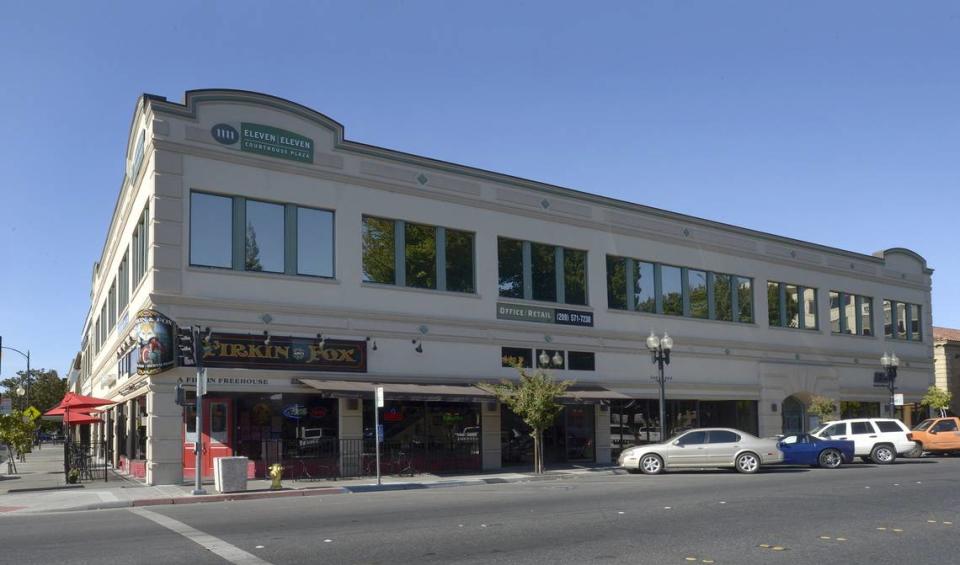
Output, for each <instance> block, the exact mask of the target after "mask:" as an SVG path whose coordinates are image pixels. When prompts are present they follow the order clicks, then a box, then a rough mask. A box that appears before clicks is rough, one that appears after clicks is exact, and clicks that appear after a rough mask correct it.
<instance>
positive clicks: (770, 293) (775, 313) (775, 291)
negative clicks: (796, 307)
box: [767, 282, 783, 327]
mask: <svg viewBox="0 0 960 565" xmlns="http://www.w3.org/2000/svg"><path fill="white" fill-rule="evenodd" d="M767 322H768V323H769V324H770V325H771V326H776V327H779V326H782V325H783V323H782V322H781V320H780V283H777V282H768V283H767Z"/></svg>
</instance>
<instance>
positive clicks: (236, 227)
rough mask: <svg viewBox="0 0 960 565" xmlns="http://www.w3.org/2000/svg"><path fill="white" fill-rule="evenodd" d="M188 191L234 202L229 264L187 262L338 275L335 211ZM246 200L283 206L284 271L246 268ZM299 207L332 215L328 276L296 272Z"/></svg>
mask: <svg viewBox="0 0 960 565" xmlns="http://www.w3.org/2000/svg"><path fill="white" fill-rule="evenodd" d="M190 194H191V198H192V196H193V195H194V194H205V195H209V196H218V197H221V198H229V199H230V200H231V201H232V203H233V207H232V211H233V217H232V218H231V223H232V229H231V244H232V249H231V254H230V256H231V266H230V267H222V266H215V265H200V264H194V263H193V262H191V263H190V266H191V267H197V268H201V269H214V270H230V271H244V272H251V273H259V272H263V273H267V274H273V275H292V276H296V277H303V278H312V279H335V278H336V276H337V241H336V239H337V236H336V233H337V228H336V226H337V213H336V211H335V210H328V209H326V208H317V207H314V206H301V205H299V204H289V203H283V202H275V201H270V200H263V199H260V198H249V199H248V198H246V197H244V196H235V195H230V194H220V193H216V192H209V191H204V190H191V191H190ZM248 200H249V201H252V202H262V203H265V204H276V205H280V206H282V207H283V215H284V218H283V271H277V272H274V271H255V270H248V269H247V268H246V254H247V241H246V239H247V238H246V231H247V230H246V225H247V201H248ZM301 208H303V209H305V210H319V211H322V212H329V213H330V214H332V215H333V230H332V237H331V240H330V247H331V250H330V251H331V261H332V263H333V273H332V274H331V275H330V276H329V277H327V276H321V275H311V274H304V273H300V272H298V271H299V266H298V265H297V262H298V260H299V257H298V255H299V254H298V253H297V245H298V236H299V230H298V223H299V215H298V214H297V210H299V209H301ZM191 213H192V206H191ZM189 221H190V220H188V225H189ZM191 241H192V239H191V235H190V234H188V237H187V245H190V244H191V243H190V242H191ZM135 255H136V254H135Z"/></svg>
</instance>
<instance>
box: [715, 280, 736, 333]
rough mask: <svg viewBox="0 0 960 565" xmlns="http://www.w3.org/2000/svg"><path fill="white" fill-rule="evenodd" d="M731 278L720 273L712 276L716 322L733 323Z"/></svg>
mask: <svg viewBox="0 0 960 565" xmlns="http://www.w3.org/2000/svg"><path fill="white" fill-rule="evenodd" d="M731 278H732V277H731V276H730V275H725V274H722V273H714V275H713V301H714V306H713V307H714V312H715V316H714V317H715V318H716V319H717V320H723V321H725V322H732V321H733V301H732V299H733V285H732V284H731V280H730V279H731Z"/></svg>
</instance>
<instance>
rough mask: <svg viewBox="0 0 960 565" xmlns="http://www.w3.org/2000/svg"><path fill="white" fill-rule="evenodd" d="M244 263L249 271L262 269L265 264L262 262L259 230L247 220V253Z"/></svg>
mask: <svg viewBox="0 0 960 565" xmlns="http://www.w3.org/2000/svg"><path fill="white" fill-rule="evenodd" d="M244 264H245V266H246V269H247V270H248V271H262V270H263V264H261V263H260V246H259V245H258V244H257V230H255V229H254V227H253V224H252V223H250V222H247V237H246V253H245V257H244Z"/></svg>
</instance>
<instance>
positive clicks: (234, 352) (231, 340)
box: [184, 332, 367, 373]
mask: <svg viewBox="0 0 960 565" xmlns="http://www.w3.org/2000/svg"><path fill="white" fill-rule="evenodd" d="M264 341H266V340H265V339H264V337H263V335H260V334H253V335H251V334H222V333H216V332H215V333H213V334H212V335H211V337H210V341H209V345H207V346H206V347H205V348H204V354H203V366H204V367H223V368H231V369H255V368H256V369H285V370H289V371H340V372H347V373H365V372H366V371H367V342H366V341H350V340H340V339H328V340H324V341H323V342H322V343H321V342H319V341H317V340H316V339H315V338H308V337H291V336H277V335H271V336H270V339H269V342H268V343H264ZM184 364H185V365H186V364H188V363H184Z"/></svg>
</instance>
